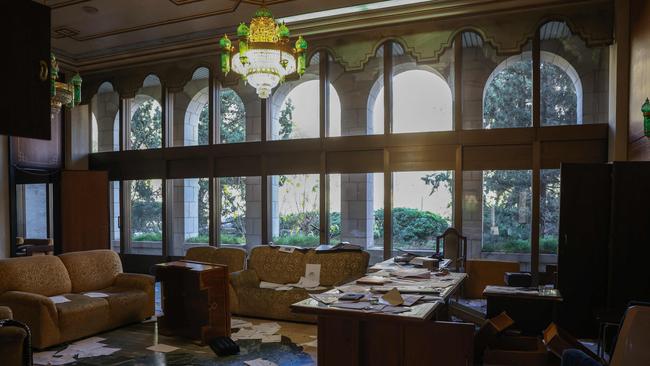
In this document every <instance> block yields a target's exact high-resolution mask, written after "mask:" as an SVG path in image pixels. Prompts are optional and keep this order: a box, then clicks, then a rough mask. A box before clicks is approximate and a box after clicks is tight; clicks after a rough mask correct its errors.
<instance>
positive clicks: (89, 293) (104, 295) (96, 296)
mask: <svg viewBox="0 0 650 366" xmlns="http://www.w3.org/2000/svg"><path fill="white" fill-rule="evenodd" d="M84 295H85V296H88V297H95V298H100V297H108V294H105V293H103V292H86V293H85V294H84Z"/></svg>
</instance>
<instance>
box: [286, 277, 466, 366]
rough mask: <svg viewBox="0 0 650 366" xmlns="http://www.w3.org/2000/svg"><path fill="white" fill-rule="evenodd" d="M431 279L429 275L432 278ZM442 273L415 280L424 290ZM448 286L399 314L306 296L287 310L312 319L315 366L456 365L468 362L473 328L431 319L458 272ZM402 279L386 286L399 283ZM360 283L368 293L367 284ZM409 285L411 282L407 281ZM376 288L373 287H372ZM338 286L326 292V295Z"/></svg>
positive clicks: (454, 284) (453, 288) (451, 290)
mask: <svg viewBox="0 0 650 366" xmlns="http://www.w3.org/2000/svg"><path fill="white" fill-rule="evenodd" d="M432 277H433V276H432ZM441 278H443V277H433V278H432V280H431V281H429V282H427V281H422V282H418V286H421V287H422V288H423V289H424V290H426V289H427V286H428V285H436V284H439V283H440V279H441ZM445 278H449V281H445V282H448V283H449V284H448V286H447V287H446V288H445V289H444V290H443V291H441V292H440V294H439V296H437V299H436V300H434V301H433V302H427V303H421V304H417V305H414V306H412V307H411V308H410V310H409V311H407V312H404V313H399V314H390V313H381V312H369V311H365V310H351V309H342V308H337V307H334V306H331V305H325V304H323V303H321V302H318V301H316V300H315V299H312V298H310V299H306V300H303V301H300V302H298V303H295V304H293V305H292V306H291V309H292V311H294V312H297V313H304V314H313V315H316V316H317V317H318V364H319V365H325V366H327V365H336V366H345V365H372V366H378V365H391V366H394V365H433V364H440V365H459V366H460V365H462V366H466V365H468V364H471V362H472V347H473V338H474V326H473V325H472V324H465V323H447V322H437V321H433V320H434V319H436V317H437V314H438V313H439V312H441V311H442V310H443V309H444V308H446V303H447V301H448V300H449V298H450V297H451V296H452V294H453V293H454V292H455V291H457V290H458V288H459V286H460V284H461V283H462V282H463V281H464V280H465V278H466V275H465V274H464V273H450V274H449V275H448V276H445ZM407 282H408V281H403V282H402V281H396V282H395V283H389V284H387V285H386V286H392V285H395V286H396V287H398V288H399V287H400V286H402V285H407ZM353 284H354V285H355V286H361V287H364V288H366V289H367V290H368V291H370V290H371V288H373V286H365V285H356V284H355V282H351V283H350V284H349V285H353ZM408 285H410V286H413V283H412V282H411V283H410V284H408ZM375 288H376V286H375ZM337 291H338V290H331V291H328V292H329V293H334V292H337Z"/></svg>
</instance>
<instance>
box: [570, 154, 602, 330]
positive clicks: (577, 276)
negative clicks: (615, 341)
mask: <svg viewBox="0 0 650 366" xmlns="http://www.w3.org/2000/svg"><path fill="white" fill-rule="evenodd" d="M560 181H561V191H560V192H561V196H560V238H559V249H558V252H559V253H558V288H559V289H560V292H561V294H562V296H563V298H564V302H563V304H562V307H561V312H560V314H559V316H560V317H559V321H560V326H561V327H563V328H565V329H566V330H568V331H569V332H571V333H572V334H573V335H574V336H576V337H584V336H596V335H597V322H596V316H595V314H596V313H597V312H600V311H603V310H604V309H605V307H606V294H607V271H608V259H607V255H608V243H609V225H610V202H611V165H608V164H563V165H562V169H561V178H560Z"/></svg>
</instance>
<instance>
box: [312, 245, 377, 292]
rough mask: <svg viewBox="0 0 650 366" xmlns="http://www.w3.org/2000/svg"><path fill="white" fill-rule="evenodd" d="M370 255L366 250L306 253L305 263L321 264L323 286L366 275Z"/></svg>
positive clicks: (334, 284)
mask: <svg viewBox="0 0 650 366" xmlns="http://www.w3.org/2000/svg"><path fill="white" fill-rule="evenodd" d="M369 260H370V255H369V254H368V252H364V251H354V252H352V251H349V252H333V253H316V251H314V250H310V251H309V252H307V253H306V254H305V263H314V264H320V265H321V268H320V284H321V286H338V285H342V284H344V283H347V282H350V281H353V280H356V279H358V278H361V277H363V276H364V275H365V273H366V271H367V269H368V261H369Z"/></svg>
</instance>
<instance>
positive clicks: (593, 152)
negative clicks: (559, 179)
mask: <svg viewBox="0 0 650 366" xmlns="http://www.w3.org/2000/svg"><path fill="white" fill-rule="evenodd" d="M541 149H542V151H541V154H540V155H541V168H542V169H557V168H559V167H560V164H562V163H602V162H606V161H607V140H585V141H548V142H547V141H543V142H541Z"/></svg>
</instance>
